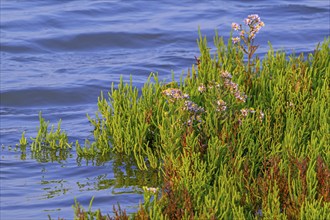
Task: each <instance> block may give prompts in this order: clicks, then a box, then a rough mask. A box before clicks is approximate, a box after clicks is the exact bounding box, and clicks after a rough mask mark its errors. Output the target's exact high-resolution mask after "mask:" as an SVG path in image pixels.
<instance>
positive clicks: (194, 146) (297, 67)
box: [22, 15, 330, 219]
mask: <svg viewBox="0 0 330 220" xmlns="http://www.w3.org/2000/svg"><path fill="white" fill-rule="evenodd" d="M244 23H245V25H246V26H247V27H248V30H245V29H244V28H243V26H242V25H240V24H237V23H233V24H232V28H233V30H235V31H239V32H240V36H239V37H233V38H232V39H230V40H229V41H228V42H227V44H226V43H225V42H224V40H223V38H221V37H219V36H218V34H217V33H216V35H215V37H214V46H215V48H216V52H215V53H214V54H211V52H210V50H209V47H208V43H207V41H206V38H205V37H204V38H203V37H202V36H201V34H200V37H199V39H198V46H199V49H200V56H199V57H198V58H197V57H196V64H194V65H193V66H192V69H191V71H188V73H187V76H186V77H184V78H183V77H181V79H180V81H179V82H176V81H174V80H173V81H172V82H170V83H165V82H161V81H159V78H158V76H157V74H151V75H150V77H149V79H148V81H147V82H146V83H145V84H144V86H143V87H142V88H141V89H138V88H136V87H134V86H133V84H132V79H131V81H130V82H128V83H124V81H123V79H121V80H120V83H119V84H118V85H114V84H113V85H112V88H111V90H110V91H109V92H108V96H107V97H105V96H104V95H103V94H101V96H100V97H99V99H98V108H99V111H98V113H97V114H96V116H95V118H94V119H93V118H91V117H89V119H90V121H91V123H92V124H93V125H94V127H95V128H94V131H93V133H94V141H93V142H92V143H89V142H88V141H87V142H86V143H87V144H85V146H80V145H79V143H78V142H77V143H76V148H77V155H78V157H86V158H90V157H98V156H104V155H107V154H118V155H126V156H128V157H131V158H134V161H135V162H136V164H137V167H138V169H139V170H141V171H142V170H155V171H156V172H158V175H159V176H160V177H161V179H162V181H161V183H158V184H157V185H154V186H148V187H141V188H143V193H144V203H143V204H141V205H140V207H139V209H138V211H137V212H136V213H135V214H133V215H132V216H131V218H134V219H329V218H330V203H329V202H330V193H329V190H330V167H329V164H330V149H329V146H330V141H329V138H330V135H329V134H330V127H329V124H330V123H329V115H330V114H329V113H330V112H329V111H330V107H329V102H330V92H329V84H330V65H329V63H330V57H329V53H330V49H329V43H330V39H329V38H327V39H325V40H324V42H323V44H322V45H318V46H317V48H316V49H315V51H314V52H313V53H310V54H307V55H304V54H301V55H299V56H296V55H294V54H293V55H290V56H287V55H286V54H285V53H284V52H276V53H275V52H274V50H273V49H272V47H271V46H270V49H269V51H268V53H267V54H266V55H265V57H264V58H263V59H262V60H260V59H259V57H257V56H256V57H254V56H253V55H254V54H255V52H256V50H257V48H258V46H256V45H254V43H255V37H256V34H257V33H258V32H259V30H260V28H261V27H263V26H264V23H263V22H262V21H261V19H260V17H259V16H258V15H249V16H248V17H247V18H246V19H245V20H244ZM244 54H246V55H247V62H245V61H244ZM22 143H25V142H24V139H23V140H22ZM78 211H79V210H78ZM120 213H122V215H123V218H124V219H125V218H126V213H125V212H121V211H120ZM117 214H118V212H117ZM120 215H121V214H119V216H120ZM101 219H102V218H101Z"/></svg>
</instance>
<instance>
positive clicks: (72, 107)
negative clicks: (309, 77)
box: [0, 0, 330, 219]
mask: <svg viewBox="0 0 330 220" xmlns="http://www.w3.org/2000/svg"><path fill="white" fill-rule="evenodd" d="M0 4H1V14H0V16H1V19H0V20H1V33H0V34H1V41H0V46H1V66H0V70H1V71H0V72H1V73H0V77H1V78H0V79H1V80H0V86H1V93H0V98H1V105H0V116H1V121H0V123H1V124H0V138H1V145H2V149H1V159H0V166H1V173H0V180H1V204H0V208H1V213H0V219H47V215H50V216H51V217H52V218H55V219H56V218H57V217H64V218H66V219H72V218H73V209H72V207H71V206H72V205H73V204H74V198H77V200H78V201H79V202H80V203H81V204H83V205H84V207H85V208H87V207H88V204H89V201H90V199H91V198H92V196H95V200H94V203H93V206H94V207H95V208H101V210H102V211H103V212H109V213H111V212H112V206H113V205H116V204H117V202H119V203H120V204H121V206H122V207H123V208H125V209H127V211H128V212H134V210H136V209H137V207H138V205H139V202H142V201H143V198H142V195H141V189H140V188H141V187H140V186H141V185H143V184H148V183H150V177H148V175H150V174H141V173H139V172H136V170H134V165H133V167H130V166H128V165H125V163H120V162H118V160H117V159H114V158H110V159H109V160H107V161H106V162H104V163H97V162H95V161H94V162H91V161H89V162H88V163H87V162H86V161H81V162H80V163H79V162H77V160H76V156H75V155H76V154H75V152H74V149H73V150H72V151H71V153H70V154H68V155H66V156H65V157H64V159H63V158H60V157H56V158H49V157H45V158H42V159H40V158H38V157H35V156H34V155H33V154H31V152H29V150H27V152H26V154H22V152H20V151H19V150H16V151H15V145H16V144H17V143H18V141H19V138H20V136H21V133H22V132H23V131H26V136H28V137H30V136H35V135H36V128H37V126H38V123H39V122H38V113H39V111H42V112H43V117H44V118H46V120H49V121H50V122H51V123H54V124H55V123H57V121H58V120H59V119H60V118H61V119H62V129H63V130H65V131H67V133H68V135H69V137H70V140H72V141H75V140H77V139H78V140H80V141H81V142H82V141H83V140H84V139H85V138H90V137H91V131H92V130H93V128H92V127H91V126H90V124H89V122H88V120H87V117H86V113H88V114H90V115H94V113H95V112H96V111H97V105H96V103H97V97H98V95H99V94H100V91H101V90H103V91H107V90H108V89H109V88H110V85H111V83H113V82H114V83H115V84H116V83H118V81H119V77H120V75H123V77H124V80H129V76H130V74H131V75H132V76H133V82H134V84H135V85H136V86H138V87H140V86H141V85H142V84H143V83H144V82H145V81H146V79H147V77H148V75H149V73H150V72H158V73H159V76H160V78H162V79H164V80H166V79H170V78H171V75H172V73H171V72H172V71H173V72H174V73H175V76H176V77H178V76H179V75H180V74H181V73H182V72H183V71H186V70H187V69H188V68H189V67H191V65H192V64H193V63H194V62H195V60H194V56H195V55H196V56H198V48H197V44H196V39H197V37H198V27H200V28H201V31H202V33H203V34H204V35H207V36H208V39H209V42H210V46H212V38H213V36H214V31H215V29H217V30H218V31H219V34H220V35H222V36H224V37H225V39H228V37H229V33H230V25H231V23H232V22H238V23H242V20H243V19H244V18H245V17H246V16H247V15H249V14H253V13H257V14H259V15H260V17H261V19H262V20H263V21H264V22H265V24H266V26H265V27H264V28H263V29H262V30H261V31H260V33H259V34H258V36H257V38H256V42H257V43H258V44H260V47H259V50H258V54H259V55H260V56H263V54H264V53H265V52H266V51H267V49H268V44H267V43H268V41H270V42H271V43H272V45H273V47H274V48H275V49H276V50H278V49H281V50H285V51H287V52H288V53H291V52H293V51H295V52H296V53H300V52H304V53H308V52H312V51H313V50H314V48H315V46H316V44H317V43H318V42H321V41H323V39H324V38H325V37H327V36H329V35H330V33H329V29H330V21H329V19H330V13H329V10H330V8H329V7H330V6H329V1H328V0H309V1H308V0H300V1H298V2H297V1H285V0H277V1H268V0H258V1H257V0H249V1H247V0H241V1H238V0H232V1H187V0H183V1H173V0H166V1H148V0H140V1H133V0H132V1H120V0H111V1H105V0H95V1H87V0H79V1H78V0H76V1H64V0H63V1H57V0H48V1H42V0H39V1H38V0H26V1H19V0H17V1H14V0H1V3H0Z"/></svg>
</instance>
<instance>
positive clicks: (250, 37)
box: [231, 14, 265, 85]
mask: <svg viewBox="0 0 330 220" xmlns="http://www.w3.org/2000/svg"><path fill="white" fill-rule="evenodd" d="M244 24H245V25H247V26H248V31H247V30H245V29H243V27H242V25H241V24H237V23H232V25H231V27H232V29H233V30H234V31H239V37H232V42H233V43H234V44H235V45H238V47H239V48H240V49H241V50H242V51H243V52H244V53H245V54H247V57H248V65H247V68H248V70H247V73H248V74H247V80H248V84H249V85H250V84H251V76H250V75H251V73H252V70H251V66H253V64H252V56H253V54H254V53H255V52H256V50H257V49H258V47H259V46H255V45H254V44H253V43H254V38H255V37H256V34H257V33H258V32H259V30H260V29H261V28H262V27H263V26H265V24H264V22H263V21H261V19H260V17H259V16H258V15H257V14H252V15H249V16H248V17H247V18H245V19H244ZM241 41H242V42H243V44H239V43H240V42H241Z"/></svg>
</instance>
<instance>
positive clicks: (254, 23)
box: [231, 14, 265, 44]
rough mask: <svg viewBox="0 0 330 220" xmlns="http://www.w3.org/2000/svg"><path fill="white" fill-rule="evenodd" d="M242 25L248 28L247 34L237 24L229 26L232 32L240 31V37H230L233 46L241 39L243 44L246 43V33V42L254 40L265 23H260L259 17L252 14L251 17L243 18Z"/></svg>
mask: <svg viewBox="0 0 330 220" xmlns="http://www.w3.org/2000/svg"><path fill="white" fill-rule="evenodd" d="M244 24H245V25H247V26H248V27H249V29H250V30H249V32H246V31H245V30H243V28H242V25H241V24H237V23H232V24H231V27H232V29H233V30H234V31H240V37H232V41H233V43H234V44H237V43H238V42H240V40H241V39H243V40H244V42H245V43H246V38H245V34H246V33H248V36H247V39H248V40H252V39H254V38H255V36H256V34H257V33H258V32H259V30H260V29H261V28H262V27H264V26H265V23H264V22H263V21H261V19H260V17H259V15H257V14H252V15H249V16H248V17H247V18H245V19H244Z"/></svg>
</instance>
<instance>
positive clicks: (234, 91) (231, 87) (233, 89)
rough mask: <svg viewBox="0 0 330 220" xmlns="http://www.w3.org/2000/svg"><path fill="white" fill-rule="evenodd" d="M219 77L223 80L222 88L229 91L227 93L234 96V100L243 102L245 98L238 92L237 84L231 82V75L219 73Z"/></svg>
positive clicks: (225, 72)
mask: <svg viewBox="0 0 330 220" xmlns="http://www.w3.org/2000/svg"><path fill="white" fill-rule="evenodd" d="M221 77H222V78H223V79H224V86H225V87H226V88H227V89H229V91H230V92H231V93H232V94H234V96H235V98H236V99H237V100H238V101H240V102H245V101H246V98H247V96H246V95H245V94H244V93H243V92H240V91H239V89H238V84H237V83H234V82H233V81H231V78H232V75H231V74H230V73H228V72H227V71H224V72H222V73H221Z"/></svg>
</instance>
